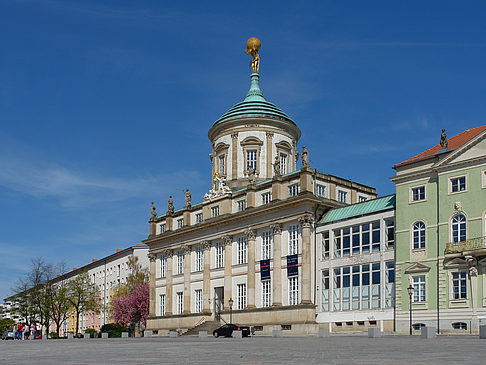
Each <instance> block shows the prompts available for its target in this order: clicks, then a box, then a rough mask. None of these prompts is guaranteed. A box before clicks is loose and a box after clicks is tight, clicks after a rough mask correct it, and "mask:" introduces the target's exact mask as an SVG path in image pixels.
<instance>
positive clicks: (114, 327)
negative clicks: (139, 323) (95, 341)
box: [101, 323, 128, 338]
mask: <svg viewBox="0 0 486 365" xmlns="http://www.w3.org/2000/svg"><path fill="white" fill-rule="evenodd" d="M101 332H102V333H103V332H107V333H108V337H110V338H113V337H121V333H122V332H128V327H127V326H125V325H123V324H120V323H108V324H105V325H103V326H102V327H101Z"/></svg>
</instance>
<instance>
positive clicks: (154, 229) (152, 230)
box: [149, 218, 157, 237]
mask: <svg viewBox="0 0 486 365" xmlns="http://www.w3.org/2000/svg"><path fill="white" fill-rule="evenodd" d="M156 234H157V224H156V223H155V219H153V218H150V220H149V237H154V236H155V235H156Z"/></svg>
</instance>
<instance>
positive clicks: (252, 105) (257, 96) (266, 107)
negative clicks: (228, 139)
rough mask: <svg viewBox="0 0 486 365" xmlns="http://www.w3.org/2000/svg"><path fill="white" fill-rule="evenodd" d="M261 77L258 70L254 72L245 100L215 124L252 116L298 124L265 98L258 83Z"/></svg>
mask: <svg viewBox="0 0 486 365" xmlns="http://www.w3.org/2000/svg"><path fill="white" fill-rule="evenodd" d="M259 79H260V75H259V74H258V73H257V72H254V73H252V74H251V86H250V90H248V93H247V94H246V97H245V100H243V101H242V102H241V103H238V104H236V105H235V106H233V107H232V108H231V109H230V110H228V111H227V112H226V113H224V114H223V115H222V116H221V118H219V119H218V120H217V121H216V122H214V124H213V125H217V124H221V123H224V122H226V121H228V120H232V119H240V118H252V117H253V118H258V117H260V118H262V117H263V118H273V119H279V120H283V121H286V122H289V123H292V124H293V125H296V124H295V122H294V121H293V120H292V119H290V117H289V116H288V115H287V114H285V113H284V112H283V111H282V110H280V109H279V108H278V107H277V106H276V105H275V104H272V103H269V102H268V101H267V100H265V98H264V97H263V93H262V91H261V90H260V86H259V84H258V80H259Z"/></svg>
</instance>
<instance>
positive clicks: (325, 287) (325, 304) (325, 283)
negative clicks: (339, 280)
mask: <svg viewBox="0 0 486 365" xmlns="http://www.w3.org/2000/svg"><path fill="white" fill-rule="evenodd" d="M321 302H322V310H323V311H324V312H327V311H329V270H323V271H322V301H321Z"/></svg>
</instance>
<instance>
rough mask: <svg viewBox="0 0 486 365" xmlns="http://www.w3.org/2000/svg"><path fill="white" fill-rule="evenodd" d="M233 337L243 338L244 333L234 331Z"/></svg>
mask: <svg viewBox="0 0 486 365" xmlns="http://www.w3.org/2000/svg"><path fill="white" fill-rule="evenodd" d="M231 337H233V338H243V332H241V331H233V332H232V333H231Z"/></svg>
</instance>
